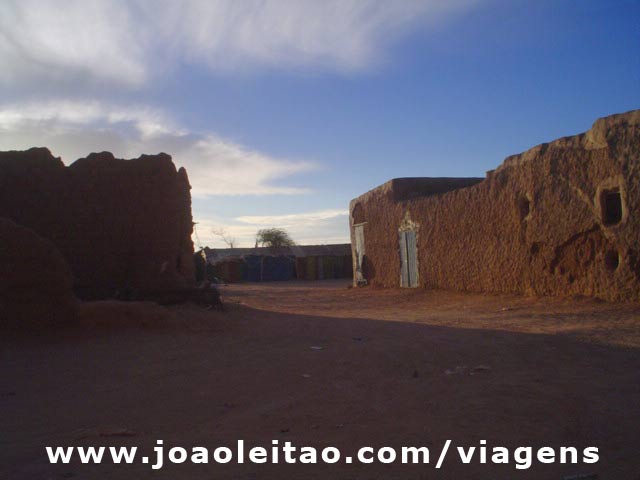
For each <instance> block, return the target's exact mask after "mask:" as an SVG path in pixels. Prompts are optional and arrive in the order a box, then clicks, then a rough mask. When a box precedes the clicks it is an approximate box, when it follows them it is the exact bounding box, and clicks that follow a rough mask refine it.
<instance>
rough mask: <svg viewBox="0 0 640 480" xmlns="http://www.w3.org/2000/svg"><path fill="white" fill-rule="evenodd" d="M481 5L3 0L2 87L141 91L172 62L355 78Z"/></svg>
mask: <svg viewBox="0 0 640 480" xmlns="http://www.w3.org/2000/svg"><path fill="white" fill-rule="evenodd" d="M479 1H480V0H394V1H388V0H323V1H317V0H243V1H236V0H185V1H180V2H175V1H169V0H164V1H162V0H129V1H124V0H69V1H66V2H64V4H61V3H60V2H59V1H56V0H5V1H3V2H2V3H1V4H0V62H1V63H2V65H3V68H2V69H0V81H4V83H6V84H12V83H13V84H15V83H16V82H23V81H31V80H36V81H37V80H43V79H46V81H47V82H55V81H62V82H73V83H78V82H86V81H87V80H88V81H93V82H109V83H111V84H118V85H121V86H124V87H140V86H142V85H144V84H145V83H147V82H148V81H149V79H150V78H152V77H153V76H154V75H156V74H157V73H159V72H164V71H166V68H169V69H171V68H172V67H176V66H178V65H180V64H185V63H191V64H201V65H206V66H207V67H208V68H209V69H210V70H212V71H214V72H237V71H247V70H252V69H255V68H261V67H268V68H285V69H291V68H293V69H321V70H328V71H341V72H353V71H359V70H363V69H367V68H370V67H371V66H373V65H376V64H377V63H379V62H380V61H382V60H383V59H384V57H385V52H386V51H387V49H388V47H389V45H390V44H391V43H392V42H393V41H394V40H395V39H397V38H398V37H400V36H402V35H403V34H406V33H407V32H410V31H411V30H413V29H415V28H418V27H424V28H429V27H430V26H433V25H437V24H441V23H443V22H444V21H446V20H448V19H449V18H450V17H451V16H453V15H454V14H456V13H459V12H461V11H466V10H467V9H469V8H470V7H472V6H473V5H475V4H477V3H479Z"/></svg>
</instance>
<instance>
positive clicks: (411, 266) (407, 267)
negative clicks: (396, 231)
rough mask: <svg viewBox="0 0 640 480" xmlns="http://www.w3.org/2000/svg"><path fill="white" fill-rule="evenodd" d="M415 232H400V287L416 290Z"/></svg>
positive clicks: (416, 253)
mask: <svg viewBox="0 0 640 480" xmlns="http://www.w3.org/2000/svg"><path fill="white" fill-rule="evenodd" d="M417 250H418V249H417V241H416V232H415V231H413V230H406V231H401V232H400V286H401V287H403V288H416V287H417V286H418V251H417Z"/></svg>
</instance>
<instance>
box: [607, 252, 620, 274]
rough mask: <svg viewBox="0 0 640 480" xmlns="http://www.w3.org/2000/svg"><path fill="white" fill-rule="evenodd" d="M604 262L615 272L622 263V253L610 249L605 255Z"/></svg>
mask: <svg viewBox="0 0 640 480" xmlns="http://www.w3.org/2000/svg"><path fill="white" fill-rule="evenodd" d="M604 264H605V265H606V266H607V268H608V269H609V270H610V271H612V272H614V271H616V270H617V269H618V266H619V265H620V255H619V254H618V252H616V251H615V250H609V251H608V252H607V253H606V254H605V256H604Z"/></svg>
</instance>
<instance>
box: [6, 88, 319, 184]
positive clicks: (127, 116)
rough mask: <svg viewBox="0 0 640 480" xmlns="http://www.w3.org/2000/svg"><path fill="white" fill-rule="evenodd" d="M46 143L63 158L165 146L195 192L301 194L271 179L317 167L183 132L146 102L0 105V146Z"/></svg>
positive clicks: (212, 136)
mask: <svg viewBox="0 0 640 480" xmlns="http://www.w3.org/2000/svg"><path fill="white" fill-rule="evenodd" d="M33 146H47V147H49V148H50V150H51V151H52V152H53V153H54V154H55V155H60V156H61V157H62V158H63V160H64V161H65V162H66V163H70V162H72V161H74V160H76V159H77V158H80V157H84V156H86V155H87V154H88V153H90V152H95V151H102V150H109V151H112V152H113V153H114V154H115V155H116V156H120V157H125V158H131V157H137V156H139V155H140V154H142V153H157V152H167V153H170V154H171V155H172V156H173V159H174V162H175V163H176V164H177V165H179V166H184V167H186V168H187V171H188V173H189V179H190V181H191V185H192V187H193V194H194V195H199V196H202V195H269V194H299V193H307V192H308V190H307V189H305V188H301V187H297V186H290V185H280V184H279V183H278V184H275V182H276V181H278V180H282V179H286V178H287V177H289V176H291V175H293V174H296V173H301V172H306V171H309V170H312V169H314V168H316V166H315V165H314V164H312V163H310V162H306V161H296V160H290V159H283V158H275V157H272V156H270V155H267V154H264V153H261V152H257V151H255V150H252V149H250V148H247V147H245V146H243V145H240V144H238V143H236V142H233V141H231V140H228V139H224V138H220V137H219V136H216V135H215V134H212V133H198V132H190V131H188V130H187V129H185V128H182V127H181V126H180V125H177V124H176V123H175V122H173V121H172V120H171V118H170V117H169V116H168V115H166V114H165V113H164V112H163V111H161V110H159V109H155V108H150V107H146V106H118V105H107V104H103V103H100V102H72V101H52V102H45V103H26V104H15V105H5V106H0V150H9V149H25V148H29V147H33Z"/></svg>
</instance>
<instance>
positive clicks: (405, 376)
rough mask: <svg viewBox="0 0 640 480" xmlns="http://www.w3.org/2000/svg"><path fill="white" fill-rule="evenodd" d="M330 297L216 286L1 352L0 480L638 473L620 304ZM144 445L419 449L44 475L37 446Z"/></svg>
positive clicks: (634, 357) (324, 286)
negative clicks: (480, 451) (333, 459)
mask: <svg viewBox="0 0 640 480" xmlns="http://www.w3.org/2000/svg"><path fill="white" fill-rule="evenodd" d="M346 287H347V283H346V282H337V281H331V282H304V283H273V284H253V285H234V286H229V287H225V288H224V298H225V301H226V304H227V312H225V313H219V312H215V311H207V310H204V309H202V308H201V307H198V306H195V305H183V306H177V307H171V308H170V309H162V308H160V307H148V306H142V307H139V306H134V305H133V304H132V305H125V306H113V305H112V306H110V307H109V308H106V310H104V311H106V312H107V313H106V314H105V313H104V312H103V314H102V318H101V319H100V320H99V321H97V322H93V323H97V324H98V325H97V326H92V327H85V328H83V329H82V330H78V331H73V332H67V333H64V334H60V335H57V336H55V337H53V338H52V337H47V338H37V339H33V338H31V339H12V340H7V339H5V340H3V341H2V343H1V344H0V348H1V350H0V352H1V353H0V355H1V362H0V379H1V383H0V432H2V434H1V435H0V478H7V479H25V480H26V479H29V480H31V479H62V478H78V479H85V478H86V479H94V478H96V479H97V478H100V479H102V478H105V479H106V478H109V479H111V478H114V479H134V478H136V479H137V478H141V479H146V478H154V479H157V478H171V479H180V478H185V479H186V478H189V479H192V478H195V479H200V478H202V479H232V478H233V479H235V478H246V479H263V478H267V479H276V478H278V479H283V478H305V479H307V478H309V479H315V478H317V479H321V478H331V479H333V478H336V479H339V478H344V479H377V478H380V479H382V478H384V479H416V480H417V479H432V478H438V479H461V478H464V479H513V478H518V479H519V478H522V479H541V478H544V479H561V478H563V476H567V475H573V474H580V473H597V474H599V478H600V479H601V480H605V479H613V478H615V479H617V480H625V479H629V480H638V479H640V454H639V452H640V434H639V433H638V431H639V427H640V407H638V406H639V405H640V354H639V352H640V350H639V348H640V306H639V305H612V304H606V303H601V302H595V301H591V300H584V299H530V298H524V297H512V296H482V295H471V294H468V295H465V294H455V293H448V292H434V291H422V290H402V291H401V290H375V289H369V288H364V289H348V288H346ZM92 308H94V307H92V306H87V308H86V312H87V313H86V314H85V315H86V316H87V317H91V316H95V315H96V313H95V311H91V309H92ZM109 312H111V313H109ZM149 312H151V313H149ZM125 317H126V321H123V318H125ZM87 323H92V322H89V321H87ZM105 323H107V324H109V323H112V324H113V325H112V326H104V324H105ZM471 373H473V375H472V374H471ZM156 439H163V440H164V443H165V445H166V447H167V448H170V447H171V446H182V447H186V448H191V447H193V446H205V447H208V448H210V449H211V450H213V448H215V447H217V446H234V445H235V442H236V440H238V439H243V440H245V441H246V442H247V444H248V445H250V446H251V445H261V446H265V447H268V446H270V445H271V442H272V440H278V441H279V442H280V443H283V442H285V441H291V442H293V443H294V445H298V446H303V445H309V446H313V447H316V448H323V447H326V446H329V445H331V446H335V447H338V448H340V449H341V450H342V451H343V452H345V454H348V455H355V452H356V449H357V448H359V447H362V446H372V447H375V448H378V447H382V446H391V447H396V448H398V450H399V449H400V447H402V446H426V447H428V448H429V449H430V451H431V456H432V458H431V463H430V464H429V465H401V464H398V463H394V464H390V465H381V464H379V463H375V464H372V465H362V464H358V463H356V462H354V463H353V464H346V463H344V462H340V463H339V464H336V465H323V464H319V465H311V466H305V465H300V464H296V465H284V464H278V465H270V464H266V465H251V464H244V465H238V464H235V463H230V464H227V465H215V464H211V463H210V464H209V465H193V464H189V463H185V464H182V465H168V466H167V467H166V468H163V469H162V470H160V471H152V470H151V468H150V466H149V465H145V464H142V463H140V462H137V463H136V464H134V465H127V466H123V465H113V464H112V463H111V462H109V463H106V464H103V465H100V466H89V465H81V464H80V463H79V462H77V461H75V462H72V463H71V464H69V465H58V466H51V465H49V464H48V462H47V458H46V453H45V449H44V447H45V446H51V445H56V446H90V445H128V446H139V447H140V448H141V449H142V450H143V451H144V452H145V453H148V454H151V453H152V448H153V447H154V446H155V445H156V443H155V442H156ZM446 439H451V440H453V445H454V446H463V447H471V446H476V447H479V446H480V443H479V442H480V441H481V440H486V441H487V446H489V447H493V446H505V447H509V448H512V449H513V448H515V447H518V446H533V447H536V448H539V447H542V446H551V447H560V446H575V447H578V449H579V450H581V449H582V448H584V447H587V446H597V447H599V449H600V461H599V462H598V463H597V464H595V465H566V464H565V465H562V464H553V465H540V464H537V463H536V464H534V467H533V468H531V469H529V470H516V469H515V464H514V462H513V459H512V460H511V463H510V464H509V465H506V466H496V465H492V464H480V463H478V462H473V463H472V464H471V465H463V464H461V462H460V461H459V459H457V458H456V457H455V456H454V455H453V454H452V455H451V456H447V458H446V459H445V462H444V465H443V468H442V469H441V470H436V469H435V462H436V461H437V456H438V453H439V449H440V448H441V447H442V445H443V443H444V441H445V440H446ZM452 448H453V447H452Z"/></svg>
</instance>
